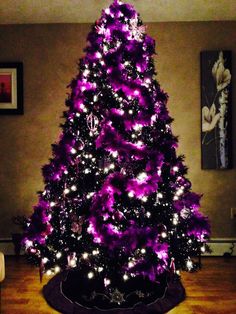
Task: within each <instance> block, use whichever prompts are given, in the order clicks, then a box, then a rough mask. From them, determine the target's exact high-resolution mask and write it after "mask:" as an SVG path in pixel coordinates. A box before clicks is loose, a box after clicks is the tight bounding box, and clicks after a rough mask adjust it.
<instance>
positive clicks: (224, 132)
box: [200, 50, 233, 170]
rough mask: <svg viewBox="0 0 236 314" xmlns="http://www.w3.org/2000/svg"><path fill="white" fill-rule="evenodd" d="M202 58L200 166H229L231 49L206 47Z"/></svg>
mask: <svg viewBox="0 0 236 314" xmlns="http://www.w3.org/2000/svg"><path fill="white" fill-rule="evenodd" d="M200 62H201V168H202V169H206V170H210V169H215V170H224V169H225V170H226V169H231V168H232V167H233V165H232V162H233V161H232V52H231V51H229V50H206V51H202V52H201V53H200Z"/></svg>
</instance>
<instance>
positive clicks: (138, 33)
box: [130, 17, 146, 41]
mask: <svg viewBox="0 0 236 314" xmlns="http://www.w3.org/2000/svg"><path fill="white" fill-rule="evenodd" d="M130 31H131V33H132V38H134V39H136V40H138V41H141V40H143V36H144V34H145V32H146V26H145V25H140V26H139V25H138V18H137V17H135V18H134V19H131V21H130Z"/></svg>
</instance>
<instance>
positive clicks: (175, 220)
mask: <svg viewBox="0 0 236 314" xmlns="http://www.w3.org/2000/svg"><path fill="white" fill-rule="evenodd" d="M178 223H179V222H178V219H176V218H174V219H173V225H175V226H176V225H178Z"/></svg>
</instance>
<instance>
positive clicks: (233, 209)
mask: <svg viewBox="0 0 236 314" xmlns="http://www.w3.org/2000/svg"><path fill="white" fill-rule="evenodd" d="M230 216H231V219H235V218H236V207H231V212H230Z"/></svg>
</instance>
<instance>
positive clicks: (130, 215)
mask: <svg viewBox="0 0 236 314" xmlns="http://www.w3.org/2000/svg"><path fill="white" fill-rule="evenodd" d="M145 31H146V28H145V26H143V24H142V21H141V20H140V18H139V15H138V14H137V12H136V11H135V9H134V8H133V7H132V6H131V5H129V4H124V3H122V2H120V1H117V0H116V1H114V3H113V4H112V5H111V6H110V7H109V8H108V9H106V10H104V11H103V12H102V16H101V18H100V19H99V20H98V21H97V22H96V23H95V25H94V26H93V27H92V30H91V32H90V33H89V35H88V38H87V40H88V44H87V47H86V49H85V52H86V54H85V56H84V57H83V58H82V59H81V60H80V64H79V74H78V75H77V77H76V78H75V79H73V80H72V82H71V84H70V87H71V94H70V96H69V97H68V99H67V100H66V105H67V106H68V110H67V111H66V112H65V113H64V116H65V118H66V120H65V123H64V124H63V125H62V129H63V132H62V134H61V136H60V139H59V141H58V143H57V144H53V145H52V146H53V158H52V159H51V160H50V163H49V164H47V165H45V166H44V167H43V176H44V181H45V189H44V191H42V192H40V193H39V202H38V204H37V205H36V206H35V208H34V213H33V214H32V216H31V217H30V219H29V222H28V227H27V230H26V232H25V238H24V244H25V247H26V251H27V253H28V255H29V258H30V260H31V261H33V262H35V263H36V264H41V265H43V270H44V271H45V272H46V273H48V274H50V273H56V272H59V271H60V270H64V269H68V268H69V269H70V268H74V269H76V270H78V271H80V272H81V274H82V275H83V276H84V280H87V281H88V284H89V282H91V285H94V283H95V282H96V281H99V282H102V283H103V289H104V293H106V291H111V290H112V289H113V291H116V292H117V291H118V290H115V289H116V288H117V283H118V282H120V281H123V282H124V283H126V284H129V281H132V280H134V279H135V278H140V277H142V278H145V280H148V281H150V282H156V281H157V280H158V278H159V277H160V276H163V275H164V276H166V275H167V274H168V273H170V272H175V271H177V272H178V271H179V270H192V269H194V268H195V266H196V265H195V263H194V262H193V260H192V259H191V258H192V257H193V256H197V255H198V254H199V252H200V251H201V250H202V251H204V250H205V248H206V244H205V242H206V240H207V238H208V236H209V229H210V228H209V224H208V220H207V218H206V217H204V216H203V215H202V214H201V213H200V212H199V206H200V204H199V201H200V195H198V194H196V193H194V192H192V191H191V183H190V181H189V180H188V179H187V178H186V177H185V175H186V173H187V168H186V166H185V165H184V163H183V156H177V155H176V148H177V138H176V137H175V136H173V134H172V131H171V122H172V119H171V118H170V116H169V113H168V110H167V107H166V104H167V100H168V95H167V94H166V93H165V92H164V91H163V90H162V89H161V88H160V86H159V84H158V82H157V81H156V79H155V74H156V73H155V67H154V60H153V55H154V53H155V42H154V40H153V39H152V38H151V37H149V36H148V35H147V34H146V33H145ZM109 289H110V290H109ZM113 302H115V301H114V300H113ZM120 303H122V302H121V301H120Z"/></svg>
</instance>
